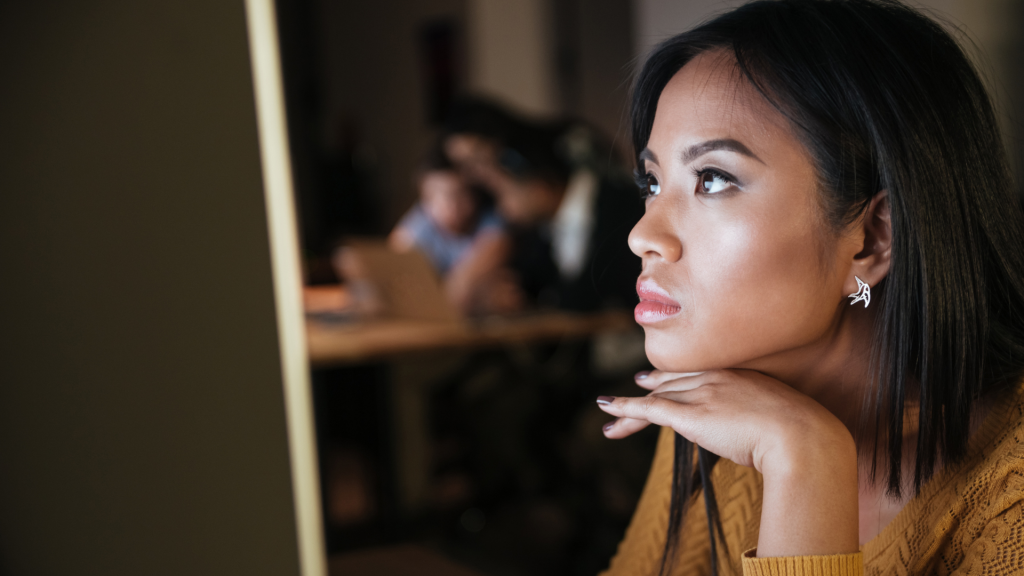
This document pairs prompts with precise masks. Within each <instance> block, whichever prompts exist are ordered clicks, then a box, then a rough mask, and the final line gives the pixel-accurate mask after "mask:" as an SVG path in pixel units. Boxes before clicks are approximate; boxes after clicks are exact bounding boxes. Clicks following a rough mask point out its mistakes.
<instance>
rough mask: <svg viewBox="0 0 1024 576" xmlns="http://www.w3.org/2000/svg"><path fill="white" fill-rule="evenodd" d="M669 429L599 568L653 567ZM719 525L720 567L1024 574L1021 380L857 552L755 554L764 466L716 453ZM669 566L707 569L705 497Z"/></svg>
mask: <svg viewBox="0 0 1024 576" xmlns="http://www.w3.org/2000/svg"><path fill="white" fill-rule="evenodd" d="M672 434H673V432H672V430H671V429H670V428H664V429H662V432H661V436H660V437H659V439H658V449H657V453H656V454H655V457H654V463H653V465H652V466H651V472H650V475H649V476H648V478H647V485H646V486H645V487H644V491H643V495H642V496H641V497H640V503H639V505H638V506H637V510H636V512H635V513H634V515H633V520H632V522H631V523H630V526H629V529H628V530H627V531H626V537H625V538H624V539H623V541H622V542H621V543H620V544H619V550H618V553H617V554H616V555H615V557H614V558H613V559H612V562H611V566H610V567H609V568H608V570H607V571H606V572H604V575H606V576H627V575H628V576H655V575H656V574H658V569H659V567H660V562H661V556H662V550H663V549H664V546H665V532H666V530H667V528H668V510H669V496H670V494H671V487H670V484H671V479H672V453H673V442H672ZM711 481H712V483H713V484H714V486H715V495H716V496H717V497H718V506H719V511H720V514H721V517H722V525H723V528H724V530H725V542H726V546H725V548H727V550H722V548H723V547H722V546H719V552H718V554H719V558H720V560H719V563H718V566H719V575H720V576H725V575H727V574H741V573H742V574H745V575H753V574H765V575H768V574H772V575H776V574H777V575H787V576H799V575H803V574H813V575H821V576H825V575H844V576H845V575H853V574H856V575H860V574H872V575H874V574H900V575H903V574H928V575H944V574H977V575H986V576H988V575H992V576H995V575H1004V574H1024V389H1022V388H1018V389H1017V390H1016V391H1015V392H1014V393H1013V394H1012V395H1011V396H1010V397H1009V398H1008V399H1007V400H1006V401H1005V402H1002V403H1000V404H998V405H997V406H996V407H995V408H994V409H993V410H992V412H991V413H990V414H989V415H988V417H986V418H985V420H984V421H983V422H982V424H981V427H980V428H979V429H978V430H977V432H976V433H975V435H974V437H972V438H971V440H970V443H969V445H968V455H967V457H966V458H965V459H964V460H963V462H961V463H960V464H959V465H956V466H950V467H947V468H945V469H943V470H941V471H940V472H939V473H938V474H936V475H935V476H934V477H932V478H931V479H930V480H929V481H928V482H927V483H926V484H925V485H924V486H923V487H922V489H921V492H920V493H919V494H918V495H917V496H916V497H914V498H913V499H912V500H911V501H910V502H908V503H907V505H906V506H904V508H903V510H901V511H900V512H899V514H898V515H897V516H896V518H895V519H893V521H892V522H891V523H890V524H889V525H888V526H886V527H885V529H883V530H882V532H881V533H880V534H879V535H878V536H876V537H875V538H874V539H872V540H871V541H870V542H868V543H867V544H865V545H864V546H862V547H861V551H860V552H859V553H856V554H844V555H836V556H798V557H788V558H756V557H754V554H755V550H754V548H755V546H757V535H758V525H759V523H760V518H761V486H762V485H761V475H760V474H758V473H757V472H756V471H754V469H753V468H747V467H744V466H738V465H736V464H734V463H732V462H730V461H728V460H724V459H723V460H720V461H719V463H718V464H717V465H716V466H715V469H714V471H713V472H712V474H711ZM680 538H681V544H680V547H679V551H678V553H677V554H676V559H675V562H674V563H673V569H672V571H671V573H672V575H673V576H675V575H697V574H708V573H710V569H711V562H710V542H709V539H708V529H707V517H706V515H705V513H704V501H703V499H702V497H700V496H698V497H697V500H695V501H691V503H690V506H689V508H688V511H687V514H686V518H685V519H684V520H683V526H682V528H681V530H680Z"/></svg>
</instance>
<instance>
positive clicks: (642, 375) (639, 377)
mask: <svg viewBox="0 0 1024 576" xmlns="http://www.w3.org/2000/svg"><path fill="white" fill-rule="evenodd" d="M650 375H651V371H650V370H641V371H639V372H637V373H636V376H633V378H636V379H637V380H643V379H644V378H647V377H648V376H650Z"/></svg>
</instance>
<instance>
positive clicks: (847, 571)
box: [743, 549, 864, 576]
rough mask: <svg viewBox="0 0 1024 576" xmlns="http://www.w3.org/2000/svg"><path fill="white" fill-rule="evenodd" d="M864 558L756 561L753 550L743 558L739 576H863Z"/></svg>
mask: <svg viewBox="0 0 1024 576" xmlns="http://www.w3.org/2000/svg"><path fill="white" fill-rule="evenodd" d="M863 574H864V555H863V554H861V553H860V552H856V553H853V554H835V555H831V556H784V557H779V558H758V557H757V549H752V550H748V551H747V552H745V553H744V554H743V576H863Z"/></svg>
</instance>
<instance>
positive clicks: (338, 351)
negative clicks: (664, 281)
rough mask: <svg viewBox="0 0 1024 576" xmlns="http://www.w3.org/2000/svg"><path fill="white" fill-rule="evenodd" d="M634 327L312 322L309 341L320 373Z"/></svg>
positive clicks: (576, 321) (571, 318)
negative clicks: (431, 353)
mask: <svg viewBox="0 0 1024 576" xmlns="http://www.w3.org/2000/svg"><path fill="white" fill-rule="evenodd" d="M635 327H636V323H635V322H634V320H633V315H632V314H630V313H629V312H626V311H621V310H615V311H604V312H595V313H589V314H574V313H569V312H555V311H551V312H538V313H534V314H529V315H523V316H517V317H491V318H484V319H479V320H471V321H464V322H425V321H417V320H398V319H393V320H384V319H382V320H374V321H369V322H351V323H343V322H331V321H322V320H316V319H314V318H309V319H308V320H307V322H306V336H307V342H308V346H309V358H310V361H311V362H312V363H313V365H314V366H317V367H321V366H329V365H340V364H356V363H360V362H365V361H368V360H377V359H382V358H387V357H389V356H395V355H399V354H404V353H408V352H423V351H431V350H440V349H452V348H460V349H470V348H484V347H497V346H504V345H510V344H521V343H525V342H540V341H545V340H559V339H563V338H580V337H586V336H591V335H594V334H598V333H602V332H619V331H626V330H631V329H635Z"/></svg>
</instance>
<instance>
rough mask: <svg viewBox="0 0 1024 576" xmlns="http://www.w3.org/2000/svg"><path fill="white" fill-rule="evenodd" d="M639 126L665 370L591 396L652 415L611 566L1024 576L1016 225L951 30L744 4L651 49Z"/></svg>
mask: <svg viewBox="0 0 1024 576" xmlns="http://www.w3.org/2000/svg"><path fill="white" fill-rule="evenodd" d="M632 121H633V144H634V147H635V150H636V152H637V156H636V162H637V168H638V173H639V174H640V175H642V176H641V179H640V180H641V182H640V185H641V188H642V194H643V196H644V197H645V202H646V213H645V215H644V217H643V218H642V219H641V221H640V222H639V223H638V224H637V226H636V227H635V228H634V229H633V231H632V233H631V235H630V238H629V245H630V247H631V249H632V250H633V251H634V252H635V253H636V254H638V255H639V256H641V258H642V260H643V272H642V273H641V275H640V278H639V281H638V283H637V291H638V293H639V295H640V298H641V303H640V304H639V305H638V306H637V308H636V318H637V321H638V322H639V323H640V324H642V325H643V326H644V329H645V332H646V338H647V340H646V347H647V354H648V356H649V358H650V360H651V362H652V363H653V364H654V365H655V366H656V367H657V368H659V371H655V372H652V373H650V374H640V375H638V377H637V382H638V384H640V385H641V386H642V387H644V388H646V389H648V390H651V393H650V394H648V395H647V396H645V397H641V398H610V397H600V398H598V404H599V405H600V406H601V408H602V409H603V410H605V411H606V412H608V413H609V414H611V415H613V416H616V417H617V420H615V421H613V422H611V423H609V424H608V425H607V426H606V427H605V434H606V436H608V437H609V438H622V437H624V436H627V435H629V434H632V433H634V432H636V431H637V430H639V429H641V428H643V427H644V426H646V425H648V424H656V425H660V426H664V427H665V429H664V433H663V434H662V437H661V441H660V442H659V448H658V455H657V456H656V458H655V462H654V465H653V467H652V471H651V474H650V477H649V479H648V485H647V487H646V488H645V491H644V495H643V497H642V498H641V502H640V504H639V507H638V509H637V512H636V514H635V515H634V519H633V522H632V524H631V526H630V528H629V531H628V532H627V535H626V538H625V540H624V541H623V543H622V544H621V545H620V548H619V552H618V554H617V556H616V557H615V558H614V559H613V561H612V564H611V568H610V570H609V574H613V575H618V574H658V573H661V574H677V573H679V574H703V573H708V572H717V573H719V574H725V573H738V572H741V571H742V572H744V573H749V574H758V573H788V574H803V573H808V574H859V573H862V572H868V573H872V574H880V573H898V574H907V573H909V574H933V573H934V574H949V573H967V572H970V573H978V574H1008V573H1022V572H1024V542H1021V539H1022V535H1024V501H1022V500H1024V480H1022V479H1024V444H1022V442H1024V404H1022V398H1021V384H1020V383H1021V378H1022V375H1024V275H1022V273H1024V245H1022V238H1024V229H1022V220H1024V217H1022V210H1021V206H1020V203H1019V199H1018V197H1017V196H1016V194H1015V192H1014V189H1013V187H1012V183H1011V179H1010V176H1009V173H1008V170H1007V165H1006V159H1005V153H1004V150H1003V148H1002V144H1001V140H1000V137H999V133H998V129H997V125H996V121H995V116H994V113H993V110H992V106H991V104H990V101H989V98H988V96H987V94H986V92H985V89H984V87H983V85H982V83H981V82H980V80H979V79H978V76H977V74H976V73H975V71H974V70H973V69H972V67H971V65H970V63H969V62H968V60H967V58H966V57H965V56H964V54H963V52H962V50H961V49H960V47H959V46H958V45H957V44H956V42H955V41H954V40H953V39H952V38H951V37H950V36H949V35H948V34H946V33H945V32H944V31H942V29H941V28H939V27H938V26H937V25H936V24H934V23H933V22H931V21H929V20H928V19H926V18H924V17H923V16H921V15H919V14H918V13H916V12H914V11H912V10H911V9H909V8H907V7H905V6H903V5H901V4H898V3H895V2H889V1H869V0H833V1H827V0H779V1H767V2H765V1H762V2H754V3H751V4H748V5H745V6H743V7H741V8H739V9H737V10H735V11H733V12H730V13H727V14H725V15H723V16H720V17H718V18H716V19H714V20H712V21H710V22H708V23H706V24H704V25H702V26H700V27H698V28H696V29H695V30H692V31H690V32H687V33H685V34H682V35H680V36H677V37H675V38H672V39H670V40H668V41H666V42H665V43H663V44H662V45H660V46H659V47H658V48H657V49H656V50H655V51H654V53H653V54H652V55H651V57H650V58H649V59H648V61H647V63H646V64H645V65H644V67H643V69H642V71H641V72H640V75H639V77H638V79H637V82H636V85H635V89H634V96H633V112H632ZM673 431H674V433H673ZM673 437H674V441H673ZM1018 439H1020V442H1018ZM691 443H692V444H691ZM693 445H697V446H698V447H699V448H698V450H697V455H696V456H694V454H693V451H692V446H693ZM719 457H720V459H719ZM694 492H698V493H699V494H698V495H697V496H696V497H695V498H692V497H691V494H693V493H694ZM709 519H710V520H709Z"/></svg>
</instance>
